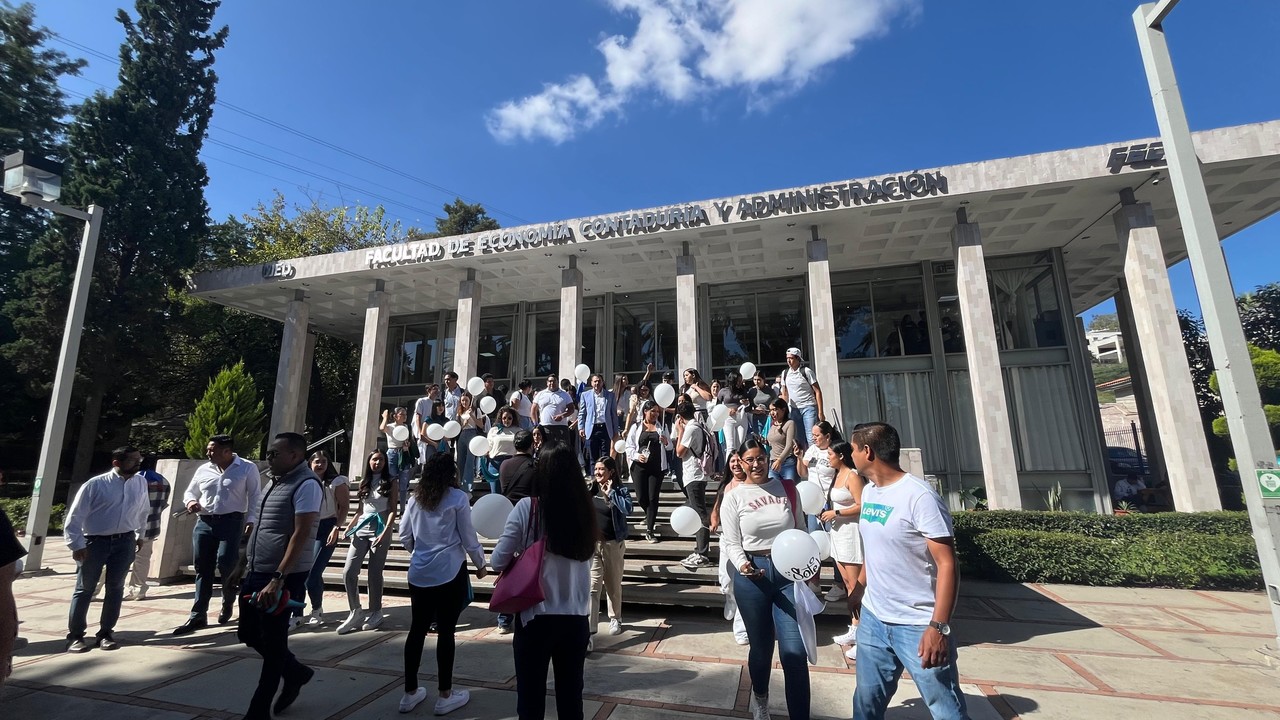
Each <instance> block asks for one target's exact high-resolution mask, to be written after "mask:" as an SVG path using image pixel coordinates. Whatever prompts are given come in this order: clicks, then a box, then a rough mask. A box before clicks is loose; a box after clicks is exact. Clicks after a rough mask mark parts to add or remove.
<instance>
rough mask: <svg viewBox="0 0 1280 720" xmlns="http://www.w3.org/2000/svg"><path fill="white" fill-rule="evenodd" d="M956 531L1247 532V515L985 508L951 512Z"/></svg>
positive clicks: (1126, 534)
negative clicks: (1114, 513) (1129, 513)
mask: <svg viewBox="0 0 1280 720" xmlns="http://www.w3.org/2000/svg"><path fill="white" fill-rule="evenodd" d="M952 517H953V518H954V521H955V527H956V535H957V536H959V535H960V534H961V533H970V534H971V533H976V532H986V531H988V530H1036V531H1041V532H1064V533H1074V534H1078V535H1084V536H1087V537H1095V538H1124V537H1131V536H1132V535H1134V534H1143V533H1153V532H1159V533H1178V532H1189V533H1201V534H1209V535H1250V534H1252V530H1251V528H1250V526H1249V515H1248V514H1247V513H1244V512H1227V511H1223V512H1204V513H1151V514H1141V513H1140V514H1134V515H1099V514H1096V513H1082V512H1042V511H1037V510H986V511H979V512H968V511H966V512H956V513H952Z"/></svg>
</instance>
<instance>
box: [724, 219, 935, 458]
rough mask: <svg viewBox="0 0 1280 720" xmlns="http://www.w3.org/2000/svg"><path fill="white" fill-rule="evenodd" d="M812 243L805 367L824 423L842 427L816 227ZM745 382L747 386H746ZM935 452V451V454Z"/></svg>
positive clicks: (827, 282)
mask: <svg viewBox="0 0 1280 720" xmlns="http://www.w3.org/2000/svg"><path fill="white" fill-rule="evenodd" d="M809 231H810V233H812V235H813V239H812V240H810V241H809V242H808V244H807V245H806V247H805V252H806V253H807V254H808V258H809V335H810V336H811V337H812V338H813V347H812V348H809V352H808V353H806V354H807V355H809V358H808V360H809V364H810V365H811V366H812V367H813V368H814V373H815V374H816V375H817V376H818V387H820V388H822V405H823V406H822V408H820V411H821V412H822V413H823V415H824V417H825V418H826V419H827V422H831V423H838V424H839V426H840V427H841V428H843V430H844V434H846V435H847V434H848V432H849V429H848V428H845V427H844V410H843V406H842V405H841V403H840V360H839V356H838V353H837V352H836V323H835V314H834V311H833V308H832V303H831V263H830V262H829V261H828V260H827V241H826V240H825V239H822V238H819V237H818V226H817V225H812V226H810V227H809ZM750 381H751V380H750V378H747V382H750ZM935 452H936V450H935Z"/></svg>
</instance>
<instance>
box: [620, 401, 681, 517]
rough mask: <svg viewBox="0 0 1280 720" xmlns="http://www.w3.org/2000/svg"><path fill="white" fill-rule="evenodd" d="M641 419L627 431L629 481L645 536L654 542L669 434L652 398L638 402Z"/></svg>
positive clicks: (669, 442) (669, 443)
mask: <svg viewBox="0 0 1280 720" xmlns="http://www.w3.org/2000/svg"><path fill="white" fill-rule="evenodd" d="M640 414H641V418H642V419H641V420H640V421H639V422H636V423H635V424H633V425H632V426H631V432H629V433H627V461H628V462H629V463H630V464H631V482H632V484H634V485H635V486H636V494H637V495H638V496H639V500H640V507H642V508H644V539H645V540H647V541H649V542H657V540H658V536H657V535H655V534H654V532H653V531H654V526H655V525H656V524H657V522H658V500H659V496H660V495H661V494H662V476H663V475H665V474H666V472H667V449H668V448H670V447H671V437H670V436H669V435H668V434H667V429H666V428H664V427H663V426H662V408H661V407H660V406H659V405H658V403H656V402H654V401H652V400H646V401H645V403H644V405H642V406H640Z"/></svg>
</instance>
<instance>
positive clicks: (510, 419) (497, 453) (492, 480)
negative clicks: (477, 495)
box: [480, 405, 520, 493]
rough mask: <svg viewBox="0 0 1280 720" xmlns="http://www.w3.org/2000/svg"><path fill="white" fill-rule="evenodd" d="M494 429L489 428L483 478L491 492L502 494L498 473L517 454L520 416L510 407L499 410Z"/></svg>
mask: <svg viewBox="0 0 1280 720" xmlns="http://www.w3.org/2000/svg"><path fill="white" fill-rule="evenodd" d="M494 417H495V418H497V419H496V420H495V421H494V423H493V427H491V428H489V457H488V458H486V459H485V460H484V461H482V464H483V466H484V467H483V471H482V472H481V473H480V474H481V476H482V477H483V478H484V479H485V480H486V481H488V483H489V492H492V493H501V492H502V483H500V482H499V481H498V471H500V470H501V469H502V463H504V462H506V461H507V460H509V459H510V458H511V456H513V455H515V454H516V433H517V432H519V431H520V416H518V415H516V411H515V409H514V408H512V407H511V406H509V405H503V406H502V407H500V408H498V413H497V415H495V416H494Z"/></svg>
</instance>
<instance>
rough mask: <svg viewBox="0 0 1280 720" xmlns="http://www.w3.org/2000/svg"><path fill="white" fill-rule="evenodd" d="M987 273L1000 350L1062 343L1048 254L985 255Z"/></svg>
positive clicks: (1051, 261) (1042, 346)
mask: <svg viewBox="0 0 1280 720" xmlns="http://www.w3.org/2000/svg"><path fill="white" fill-rule="evenodd" d="M987 276H988V277H989V278H990V280H991V297H992V311H993V312H994V314H995V320H996V337H997V338H998V341H999V343H1000V349H1001V350H1029V349H1032V348H1046V347H1061V346H1063V345H1065V344H1066V333H1065V332H1064V331H1063V320H1064V318H1063V317H1062V309H1061V308H1060V307H1059V304H1058V282H1057V279H1056V278H1055V277H1054V271H1053V260H1052V257H1051V256H1050V255H1049V254H1048V253H1037V254H1034V255H1013V256H1010V257H996V258H987Z"/></svg>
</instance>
